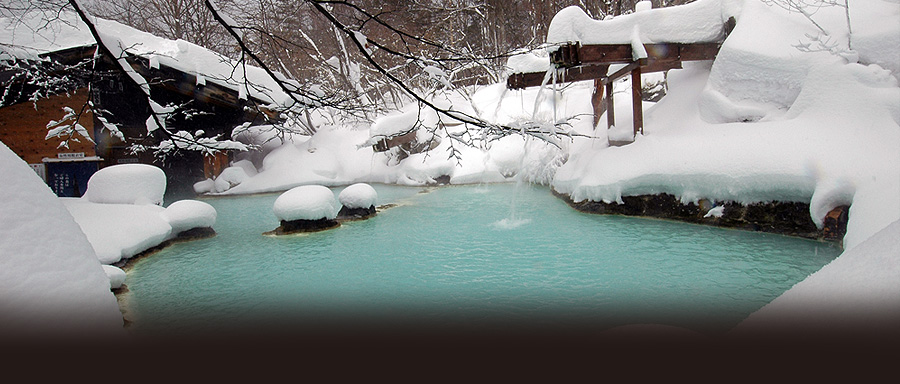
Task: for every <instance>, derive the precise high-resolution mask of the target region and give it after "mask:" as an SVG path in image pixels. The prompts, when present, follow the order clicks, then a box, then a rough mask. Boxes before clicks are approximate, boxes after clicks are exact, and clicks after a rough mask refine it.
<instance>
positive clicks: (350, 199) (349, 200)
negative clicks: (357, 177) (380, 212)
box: [338, 183, 378, 209]
mask: <svg viewBox="0 0 900 384" xmlns="http://www.w3.org/2000/svg"><path fill="white" fill-rule="evenodd" d="M338 200H339V201H340V203H341V205H343V206H344V207H347V208H351V209H353V208H369V207H372V206H374V205H375V201H376V200H378V192H375V188H372V186H371V185H369V184H366V183H356V184H353V185H351V186H349V187H347V188H344V190H343V191H341V193H340V194H339V195H338Z"/></svg>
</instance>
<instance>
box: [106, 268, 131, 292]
mask: <svg viewBox="0 0 900 384" xmlns="http://www.w3.org/2000/svg"><path fill="white" fill-rule="evenodd" d="M101 267H103V272H106V277H108V278H109V288H110V289H118V288H121V287H122V284H124V283H125V277H126V276H127V275H126V274H125V271H123V270H122V269H121V268H119V267H115V266H112V265H101Z"/></svg>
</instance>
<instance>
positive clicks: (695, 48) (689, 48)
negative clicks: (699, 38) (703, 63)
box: [678, 43, 722, 61]
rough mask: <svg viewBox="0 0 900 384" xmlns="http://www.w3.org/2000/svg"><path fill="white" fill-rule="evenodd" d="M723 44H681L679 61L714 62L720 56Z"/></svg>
mask: <svg viewBox="0 0 900 384" xmlns="http://www.w3.org/2000/svg"><path fill="white" fill-rule="evenodd" d="M721 47H722V43H694V44H679V55H678V59H679V60H681V61H696V60H713V59H715V58H716V55H717V54H719V48H721Z"/></svg>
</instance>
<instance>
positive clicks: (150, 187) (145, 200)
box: [84, 164, 166, 205]
mask: <svg viewBox="0 0 900 384" xmlns="http://www.w3.org/2000/svg"><path fill="white" fill-rule="evenodd" d="M165 193H166V174H165V173H164V172H163V171H162V169H159V168H158V167H154V166H152V165H147V164H118V165H113V166H110V167H106V168H103V169H101V170H99V171H97V172H96V173H94V175H93V176H91V179H90V180H88V187H87V191H85V193H84V198H85V199H87V201H90V202H92V203H102V204H155V205H162V201H163V195H165Z"/></svg>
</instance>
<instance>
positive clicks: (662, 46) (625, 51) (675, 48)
mask: <svg viewBox="0 0 900 384" xmlns="http://www.w3.org/2000/svg"><path fill="white" fill-rule="evenodd" d="M721 45H722V44H721V43H719V42H711V43H691V44H682V43H653V44H644V49H646V50H647V58H648V59H649V60H650V61H653V60H658V61H665V60H672V61H694V60H712V59H715V58H716V54H717V53H718V52H719V48H720V47H721ZM573 47H575V48H574V49H577V50H578V52H577V53H574V54H573V53H568V52H567V53H563V52H558V53H556V54H555V55H556V56H557V57H558V58H560V60H562V59H565V58H567V57H574V58H577V60H578V61H577V62H578V64H581V65H599V64H627V63H630V62H632V61H634V56H633V54H632V51H631V44H590V45H582V46H573ZM563 48H564V47H561V48H560V49H563ZM565 49H573V48H572V47H570V46H565ZM554 64H557V65H560V66H574V65H578V64H574V65H573V63H571V62H566V61H562V62H561V63H554Z"/></svg>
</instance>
